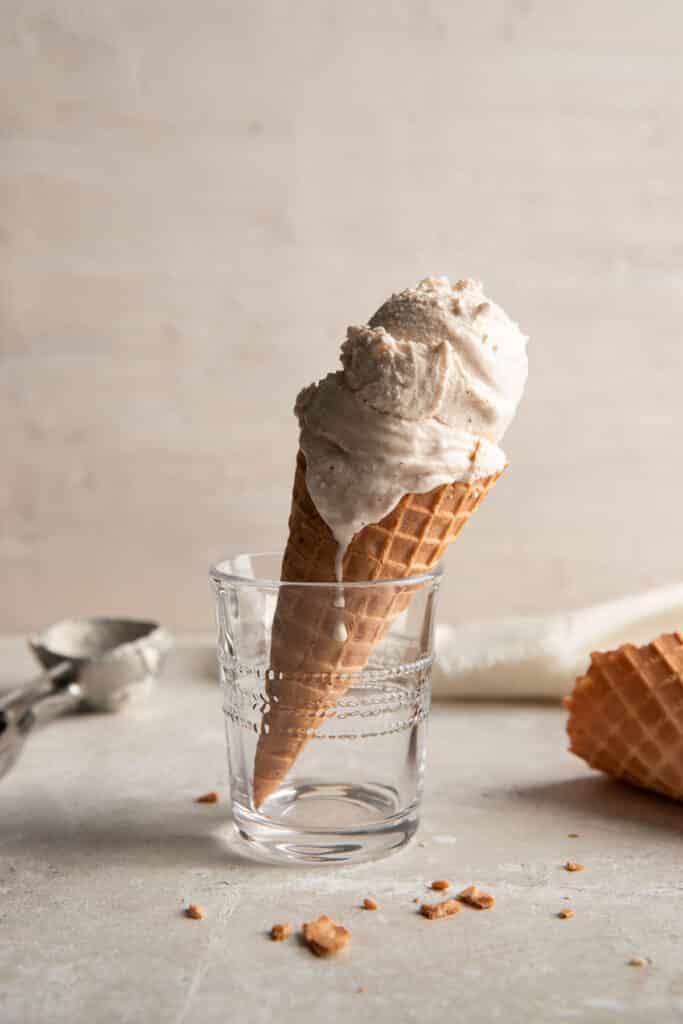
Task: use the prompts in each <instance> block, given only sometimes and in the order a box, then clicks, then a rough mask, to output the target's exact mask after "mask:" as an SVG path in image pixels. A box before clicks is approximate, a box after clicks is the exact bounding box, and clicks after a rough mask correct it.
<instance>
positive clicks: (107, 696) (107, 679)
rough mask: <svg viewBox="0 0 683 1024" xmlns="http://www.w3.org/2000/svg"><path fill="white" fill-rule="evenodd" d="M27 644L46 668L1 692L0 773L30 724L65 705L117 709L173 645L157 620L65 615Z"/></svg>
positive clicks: (137, 692) (145, 684)
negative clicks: (27, 680)
mask: <svg viewBox="0 0 683 1024" xmlns="http://www.w3.org/2000/svg"><path fill="white" fill-rule="evenodd" d="M29 646H30V648H31V650H32V651H33V653H34V655H35V656H36V658H37V659H38V661H39V662H40V664H41V665H42V666H43V668H44V669H45V671H44V672H43V673H42V674H41V675H40V676H38V677H37V678H36V679H34V680H32V681H31V682H29V683H26V684H25V685H24V686H21V687H19V688H18V689H16V690H11V691H10V692H9V693H5V694H2V695H0V778H1V777H2V776H3V775H6V774H7V772H8V771H9V770H10V768H11V767H12V765H13V764H14V762H15V761H16V759H17V757H18V756H19V753H20V752H21V748H22V746H23V744H24V742H25V741H26V737H27V736H28V734H29V732H30V731H31V729H32V728H33V727H34V726H35V725H36V724H37V723H39V722H44V721H49V719H51V718H54V717H55V715H60V714H62V713H63V712H65V711H75V710H77V709H83V710H86V709H90V710H93V711H118V710H119V709H120V708H121V707H123V705H124V704H126V703H128V702H129V701H132V700H134V699H136V698H137V697H139V696H141V695H143V694H144V693H145V692H146V691H147V689H148V688H149V684H150V683H151V681H152V679H153V678H154V677H155V676H156V675H158V673H159V671H160V670H161V667H162V665H163V662H164V659H165V657H166V655H167V653H168V651H169V650H170V647H171V637H170V635H169V634H168V633H167V632H166V631H165V630H164V629H163V628H162V627H161V626H160V625H159V623H158V622H138V621H136V620H134V619H65V620H64V621H63V622H57V623H55V624H54V625H53V626H49V627H48V629H46V630H45V632H44V633H42V634H41V635H40V636H37V637H31V638H30V639H29Z"/></svg>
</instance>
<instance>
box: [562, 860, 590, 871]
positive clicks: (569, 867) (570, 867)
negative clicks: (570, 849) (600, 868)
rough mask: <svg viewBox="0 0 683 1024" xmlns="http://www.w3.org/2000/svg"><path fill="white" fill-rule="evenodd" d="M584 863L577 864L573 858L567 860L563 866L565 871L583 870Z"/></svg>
mask: <svg viewBox="0 0 683 1024" xmlns="http://www.w3.org/2000/svg"><path fill="white" fill-rule="evenodd" d="M585 869H586V865H585V864H577V862H576V861H575V860H568V861H567V863H566V864H565V866H564V870H565V871H585Z"/></svg>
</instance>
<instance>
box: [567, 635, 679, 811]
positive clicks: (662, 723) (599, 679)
mask: <svg viewBox="0 0 683 1024" xmlns="http://www.w3.org/2000/svg"><path fill="white" fill-rule="evenodd" d="M565 705H566V706H567V708H569V720H568V722H567V732H568V733H569V739H570V746H569V749H570V750H571V751H572V752H573V753H574V754H577V755H578V756H579V757H582V758H583V759H584V761H587V762H588V764H589V765H591V767H592V768H597V769H598V771H602V772H607V774H608V775H613V776H615V777H616V778H618V779H624V780H626V781H627V782H630V783H632V784H633V785H634V786H641V787H644V788H646V789H654V790H656V791H657V792H658V793H664V794H665V795H666V796H670V797H673V799H674V800H683V634H681V633H670V634H667V635H664V636H660V637H658V638H657V639H656V640H654V641H653V642H652V643H651V644H646V645H645V646H644V647H635V646H634V645H633V644H624V646H623V647H619V648H618V650H615V651H608V652H607V653H594V654H592V655H591V665H590V668H589V670H588V673H587V674H586V675H585V676H581V677H580V678H579V679H577V681H576V686H575V688H574V692H573V694H572V695H571V697H567V698H566V699H565Z"/></svg>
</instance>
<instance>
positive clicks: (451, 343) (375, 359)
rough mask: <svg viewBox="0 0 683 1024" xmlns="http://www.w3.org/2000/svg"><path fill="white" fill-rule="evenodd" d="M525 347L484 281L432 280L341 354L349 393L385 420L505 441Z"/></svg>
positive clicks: (381, 313)
mask: <svg viewBox="0 0 683 1024" xmlns="http://www.w3.org/2000/svg"><path fill="white" fill-rule="evenodd" d="M526 341H527V339H526V338H525V337H524V335H523V334H522V333H521V331H520V330H519V328H518V327H517V325H516V324H515V323H513V321H512V320H510V318H509V317H508V316H507V314H506V313H505V312H504V311H503V310H502V309H501V308H500V306H496V305H495V303H493V302H490V301H489V300H488V299H487V298H486V296H485V295H484V291H483V288H482V286H481V284H480V283H479V282H478V281H470V280H464V281H458V282H457V284H455V285H453V287H451V285H450V283H449V281H448V278H445V277H437V278H432V277H430V278H427V279H426V280H424V281H422V282H421V283H420V284H419V285H418V287H417V288H415V289H412V288H408V289H406V290H405V291H402V292H399V293H398V294H397V295H392V297H391V298H390V299H389V300H388V301H387V302H385V303H384V305H383V306H381V307H380V309H378V311H377V312H376V313H375V315H374V316H373V317H372V319H371V320H370V323H369V326H368V327H350V328H349V331H348V336H347V340H346V341H345V343H344V345H343V346H342V363H343V365H344V375H345V379H346V383H347V385H348V386H349V387H350V388H351V389H352V390H354V391H356V392H357V393H358V395H359V397H360V398H361V399H362V400H363V401H364V402H366V403H367V404H368V405H371V406H372V407H373V408H375V409H377V410H378V411H379V412H385V413H390V414H393V415H396V416H403V417H405V418H406V419H420V418H421V417H423V416H434V417H435V418H436V419H438V420H440V421H441V422H443V423H447V424H448V425H450V426H453V427H458V428H461V429H463V430H466V431H467V432H468V433H470V434H476V435H477V436H480V437H485V438H487V439H488V440H491V441H499V440H500V438H501V437H502V436H503V434H504V432H505V430H506V429H507V427H508V426H509V424H510V421H511V420H512V417H513V416H514V414H515V410H516V408H517V404H518V402H519V400H520V398H521V396H522V390H523V388H524V383H525V381H526V375H527V360H526Z"/></svg>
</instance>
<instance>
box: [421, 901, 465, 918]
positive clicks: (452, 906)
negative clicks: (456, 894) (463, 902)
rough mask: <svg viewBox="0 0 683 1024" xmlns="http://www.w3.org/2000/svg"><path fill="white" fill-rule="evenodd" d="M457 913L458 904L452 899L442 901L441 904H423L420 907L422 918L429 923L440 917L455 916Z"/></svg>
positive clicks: (458, 909)
mask: <svg viewBox="0 0 683 1024" xmlns="http://www.w3.org/2000/svg"><path fill="white" fill-rule="evenodd" d="M459 911H460V904H459V903H458V901H457V900H454V899H450V900H443V902H442V903H423V904H422V906H421V907H420V913H421V914H422V916H423V917H426V918H427V919H428V920H430V921H434V920H436V919H437V918H440V917H451V915H452V914H457V913H458V912H459Z"/></svg>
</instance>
